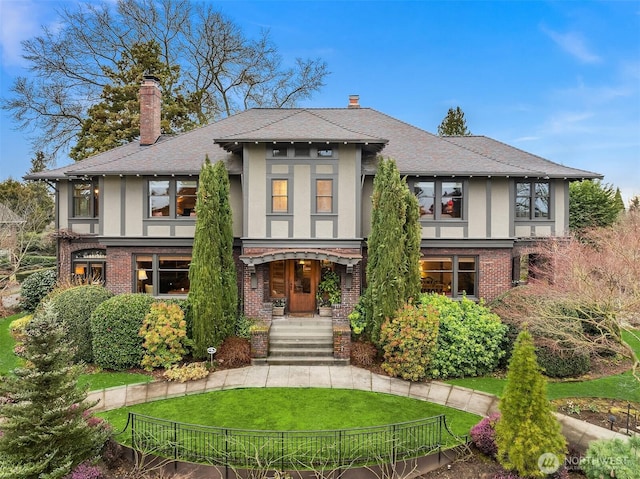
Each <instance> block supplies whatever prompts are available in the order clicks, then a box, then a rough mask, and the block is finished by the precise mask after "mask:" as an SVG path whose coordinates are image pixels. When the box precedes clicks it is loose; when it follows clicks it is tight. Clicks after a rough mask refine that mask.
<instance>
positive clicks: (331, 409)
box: [97, 388, 480, 436]
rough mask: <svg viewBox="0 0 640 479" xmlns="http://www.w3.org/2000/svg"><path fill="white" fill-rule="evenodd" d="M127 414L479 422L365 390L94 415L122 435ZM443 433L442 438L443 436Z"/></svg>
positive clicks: (312, 423) (227, 422)
mask: <svg viewBox="0 0 640 479" xmlns="http://www.w3.org/2000/svg"><path fill="white" fill-rule="evenodd" d="M129 412H135V413H137V414H142V415H147V416H152V417H155V418H162V419H167V420H172V421H178V422H182V423H187V424H200V425H204V426H218V427H228V428H237V429H257V430H272V431H294V430H297V431H300V430H303V431H312V430H331V429H348V428H355V427H364V426H375V425H385V424H393V423H400V422H405V421H412V420H415V419H422V418H427V417H431V416H437V415H439V414H445V415H446V417H447V424H448V425H449V427H450V428H451V430H452V431H453V432H454V433H455V434H457V435H459V436H464V435H467V434H469V430H470V429H471V427H473V426H474V425H475V424H477V423H478V421H479V420H480V417H479V416H477V415H475V414H470V413H467V412H463V411H458V410H456V409H451V408H448V407H445V406H440V405H438V404H433V403H429V402H425V401H420V400H418V399H412V398H406V397H402V396H394V395H391V394H382V393H373V392H369V391H359V390H346V389H323V388H253V389H231V390H225V391H213V392H208V393H203V394H197V395H191V396H183V397H179V398H174V399H166V400H162V401H154V402H149V403H145V404H138V405H135V406H129V407H125V408H121V409H116V410H113V411H107V412H101V413H98V414H97V415H98V416H100V417H103V418H104V419H106V420H107V421H108V422H109V423H110V424H112V426H113V428H114V430H116V431H122V430H123V429H124V427H125V425H126V423H127V416H128V413H129ZM445 434H446V433H445Z"/></svg>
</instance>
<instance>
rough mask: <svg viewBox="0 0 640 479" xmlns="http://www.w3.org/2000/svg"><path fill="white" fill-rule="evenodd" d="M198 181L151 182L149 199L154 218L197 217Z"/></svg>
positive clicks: (148, 191)
mask: <svg viewBox="0 0 640 479" xmlns="http://www.w3.org/2000/svg"><path fill="white" fill-rule="evenodd" d="M197 194H198V180H197V179H164V180H149V182H148V187H147V197H148V205H149V216H150V217H152V218H159V217H160V218H184V217H194V216H195V215H196V199H197Z"/></svg>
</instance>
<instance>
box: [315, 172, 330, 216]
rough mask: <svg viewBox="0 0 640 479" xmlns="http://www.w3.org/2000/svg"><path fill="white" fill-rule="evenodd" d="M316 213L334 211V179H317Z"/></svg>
mask: <svg viewBox="0 0 640 479" xmlns="http://www.w3.org/2000/svg"><path fill="white" fill-rule="evenodd" d="M316 213H333V180H316Z"/></svg>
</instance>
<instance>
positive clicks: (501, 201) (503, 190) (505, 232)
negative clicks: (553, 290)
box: [489, 178, 515, 238]
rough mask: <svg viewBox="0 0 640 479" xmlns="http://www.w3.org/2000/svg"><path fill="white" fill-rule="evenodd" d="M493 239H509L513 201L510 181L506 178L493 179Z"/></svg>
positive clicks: (491, 219)
mask: <svg viewBox="0 0 640 479" xmlns="http://www.w3.org/2000/svg"><path fill="white" fill-rule="evenodd" d="M490 188H491V192H490V195H491V210H490V212H489V215H490V219H489V221H490V224H491V238H508V237H509V225H510V220H509V218H510V211H511V203H512V202H515V199H514V200H513V201H512V200H511V198H510V197H509V180H508V179H506V178H492V179H491V186H490Z"/></svg>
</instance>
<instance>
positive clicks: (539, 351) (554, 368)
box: [536, 346, 591, 378]
mask: <svg viewBox="0 0 640 479" xmlns="http://www.w3.org/2000/svg"><path fill="white" fill-rule="evenodd" d="M536 357H537V358H538V364H539V365H540V367H541V368H542V369H543V372H544V374H545V376H549V377H552V378H568V377H576V376H582V375H583V374H585V373H587V372H589V370H590V369H591V357H590V356H589V353H579V352H578V353H575V352H570V351H565V350H562V349H560V350H552V349H551V348H548V347H545V346H538V348H536Z"/></svg>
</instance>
